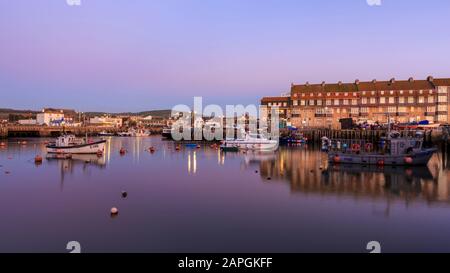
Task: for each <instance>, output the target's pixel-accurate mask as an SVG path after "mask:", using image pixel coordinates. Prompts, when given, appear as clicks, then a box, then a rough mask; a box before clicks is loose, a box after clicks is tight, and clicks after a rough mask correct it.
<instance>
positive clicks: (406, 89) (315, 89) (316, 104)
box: [261, 77, 450, 128]
mask: <svg viewBox="0 0 450 273" xmlns="http://www.w3.org/2000/svg"><path fill="white" fill-rule="evenodd" d="M449 94H450V79H434V78H433V77H428V78H427V79H426V80H415V79H413V78H410V79H408V80H403V81H396V80H395V79H391V80H389V81H377V80H373V81H369V82H360V81H359V80H356V81H355V82H353V83H342V82H338V83H332V84H327V83H325V82H322V83H321V84H309V83H306V84H302V85H295V84H292V86H291V93H290V97H288V98H285V97H265V98H263V99H262V100H261V104H262V105H267V106H268V107H273V106H278V107H279V108H280V113H283V114H284V113H285V116H284V117H285V118H286V119H287V122H288V123H289V124H292V125H293V126H297V127H321V128H339V126H340V124H339V120H340V119H343V118H352V119H353V120H354V121H355V122H364V121H367V122H369V123H371V122H376V121H378V122H382V123H384V122H387V115H385V114H383V113H389V115H390V117H391V119H392V121H394V122H400V123H404V122H412V121H421V120H428V121H430V122H433V123H444V124H446V123H448V122H449V120H450V115H449V114H450V113H449ZM280 103H281V105H280ZM281 116H282V115H281V114H280V118H281Z"/></svg>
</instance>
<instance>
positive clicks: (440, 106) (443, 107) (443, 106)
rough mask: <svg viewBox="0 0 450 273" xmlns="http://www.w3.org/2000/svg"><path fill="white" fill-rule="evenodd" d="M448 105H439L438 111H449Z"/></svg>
mask: <svg viewBox="0 0 450 273" xmlns="http://www.w3.org/2000/svg"><path fill="white" fill-rule="evenodd" d="M447 111H448V106H447V105H438V112H447Z"/></svg>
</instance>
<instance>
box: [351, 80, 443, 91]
mask: <svg viewBox="0 0 450 273" xmlns="http://www.w3.org/2000/svg"><path fill="white" fill-rule="evenodd" d="M358 89H359V90H360V91H383V90H427V89H434V85H433V84H432V83H431V82H429V81H427V80H411V81H393V82H391V81H381V82H379V81H377V82H361V83H359V85H358Z"/></svg>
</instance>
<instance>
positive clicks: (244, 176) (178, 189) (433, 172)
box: [0, 136, 450, 252]
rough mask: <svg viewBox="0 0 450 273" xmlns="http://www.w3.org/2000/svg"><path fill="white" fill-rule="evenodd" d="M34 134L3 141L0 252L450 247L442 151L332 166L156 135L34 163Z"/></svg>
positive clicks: (448, 188) (289, 153)
mask: <svg viewBox="0 0 450 273" xmlns="http://www.w3.org/2000/svg"><path fill="white" fill-rule="evenodd" d="M21 140H25V139H21ZM26 140H27V142H28V143H27V145H20V144H18V143H17V139H14V140H13V139H10V140H9V141H8V145H7V147H5V148H0V215H1V224H0V252H67V250H66V249H65V248H66V244H67V242H68V241H73V240H75V241H79V242H80V243H81V247H82V251H83V252H366V249H365V247H366V244H367V242H369V241H372V240H377V241H379V242H381V244H382V251H385V252H398V251H411V252H422V251H425V252H431V251H432V252H441V251H442V252H450V184H449V179H448V177H449V174H450V172H449V169H448V168H447V167H446V161H447V159H446V156H445V155H444V156H443V155H442V154H441V153H440V154H436V155H435V156H434V158H433V159H432V161H431V162H430V164H429V165H428V167H422V168H416V167H415V168H387V167H385V168H383V169H380V168H377V167H370V168H369V167H358V166H343V165H341V166H328V164H327V163H325V161H324V160H325V156H324V154H322V153H320V152H319V151H317V150H315V149H313V148H311V147H282V148H281V149H280V150H279V151H277V152H276V153H268V154H267V153H266V154H257V153H256V154H255V153H247V154H243V153H221V152H219V151H217V150H215V149H213V148H210V147H209V146H208V145H204V146H202V147H201V148H200V149H192V148H187V147H183V148H182V150H181V151H176V150H175V148H174V147H175V146H174V144H173V143H172V142H169V141H161V140H160V137H158V136H154V137H149V138H137V139H135V138H109V139H108V145H107V148H108V149H107V153H105V155H104V156H103V157H101V158H97V156H77V157H74V158H73V159H72V160H57V159H44V161H43V163H42V164H41V165H36V164H35V163H34V156H35V155H36V154H42V155H45V149H44V141H45V140H44V139H26ZM150 146H155V147H156V149H157V151H156V152H155V153H153V154H151V153H149V152H147V151H146V149H147V148H148V147H150ZM121 147H125V148H126V149H127V150H128V153H127V154H126V155H124V156H120V155H119V152H118V151H119V149H120V148H121ZM268 178H270V179H268ZM123 190H125V191H127V192H128V197H127V198H122V197H121V191H123ZM113 206H116V207H118V209H119V215H118V216H117V217H111V215H110V213H109V211H110V209H111V207H113Z"/></svg>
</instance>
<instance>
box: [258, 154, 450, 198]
mask: <svg viewBox="0 0 450 273" xmlns="http://www.w3.org/2000/svg"><path fill="white" fill-rule="evenodd" d="M437 161H438V158H437V157H435V158H433V159H432V162H431V163H430V164H429V167H414V168H405V167H387V166H385V167H383V168H379V167H377V166H370V167H369V166H362V165H343V164H341V165H330V166H328V163H327V162H326V158H325V155H324V154H322V153H320V152H318V151H313V150H292V149H286V148H282V149H280V151H279V153H277V154H276V158H275V159H271V160H270V159H269V160H262V161H261V162H260V164H259V165H260V174H261V177H262V178H263V179H266V178H267V177H271V178H272V181H274V180H285V181H289V183H290V185H291V190H292V191H294V192H296V191H298V192H303V193H317V194H321V195H323V194H330V195H336V196H353V197H371V198H387V197H400V198H402V199H405V200H407V201H409V200H411V201H412V200H414V199H422V200H426V201H428V202H433V201H445V202H449V201H450V187H449V184H448V183H447V181H449V180H448V179H447V176H448V174H447V173H446V172H442V171H440V169H439V168H440V167H439V166H440V165H439V162H437ZM444 173H445V175H443V174H444Z"/></svg>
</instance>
